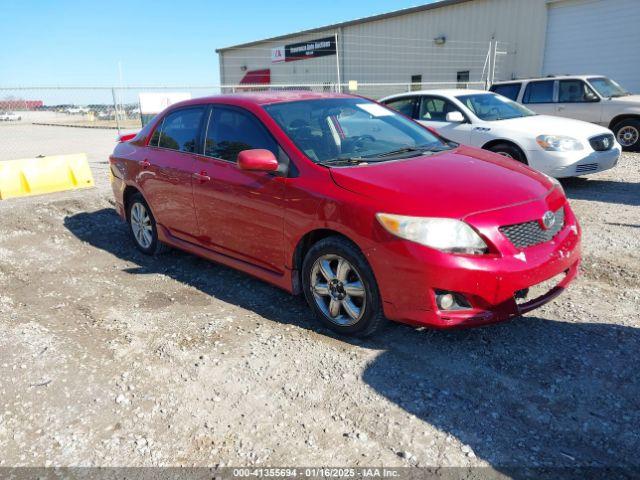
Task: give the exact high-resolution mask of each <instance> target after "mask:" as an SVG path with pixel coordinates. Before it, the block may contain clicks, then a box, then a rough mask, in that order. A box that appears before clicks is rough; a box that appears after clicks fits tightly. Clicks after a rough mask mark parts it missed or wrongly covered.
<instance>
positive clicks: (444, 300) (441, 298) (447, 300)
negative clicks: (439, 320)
mask: <svg viewBox="0 0 640 480" xmlns="http://www.w3.org/2000/svg"><path fill="white" fill-rule="evenodd" d="M455 304H456V300H455V298H453V295H451V294H450V293H445V294H444V295H438V306H439V307H440V308H441V309H443V310H449V309H451V307H453V306H454V305H455Z"/></svg>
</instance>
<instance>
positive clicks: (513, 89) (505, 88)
mask: <svg viewBox="0 0 640 480" xmlns="http://www.w3.org/2000/svg"><path fill="white" fill-rule="evenodd" d="M520 86H521V84H519V83H509V84H504V85H493V86H492V87H491V89H490V90H491V91H492V92H493V93H497V94H498V95H502V96H503V97H507V98H508V99H510V100H513V101H514V102H515V101H517V100H518V94H519V93H520Z"/></svg>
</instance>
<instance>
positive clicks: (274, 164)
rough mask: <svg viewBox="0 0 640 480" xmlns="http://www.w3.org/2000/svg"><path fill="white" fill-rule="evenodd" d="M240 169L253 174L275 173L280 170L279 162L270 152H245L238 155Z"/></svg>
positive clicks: (260, 149) (258, 150) (257, 150)
mask: <svg viewBox="0 0 640 480" xmlns="http://www.w3.org/2000/svg"><path fill="white" fill-rule="evenodd" d="M238 168H240V170H249V171H253V172H275V171H276V170H278V160H277V159H276V157H275V155H274V154H273V152H271V151H269V150H264V149H262V148H255V149H252V150H243V151H242V152H240V154H238Z"/></svg>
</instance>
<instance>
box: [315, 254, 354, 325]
mask: <svg viewBox="0 0 640 480" xmlns="http://www.w3.org/2000/svg"><path fill="white" fill-rule="evenodd" d="M310 285H311V292H312V294H313V298H314V300H315V302H316V305H317V306H318V308H319V309H320V310H321V311H322V313H323V314H324V315H325V317H326V318H327V319H329V320H330V321H331V322H333V323H335V324H337V325H340V326H350V325H353V324H355V323H357V322H358V321H359V320H360V319H361V318H362V315H363V314H364V310H365V305H366V291H365V288H364V284H363V282H362V278H361V276H360V273H359V272H358V271H357V270H356V269H355V267H354V266H353V265H351V263H349V262H348V261H347V260H346V259H345V258H343V257H341V256H339V255H322V256H321V257H319V258H318V259H317V260H316V261H315V263H314V264H313V267H312V268H311V282H310Z"/></svg>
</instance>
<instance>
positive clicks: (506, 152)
mask: <svg viewBox="0 0 640 480" xmlns="http://www.w3.org/2000/svg"><path fill="white" fill-rule="evenodd" d="M487 150H489V151H491V152H494V153H497V154H498V155H502V156H503V157H507V158H511V159H513V160H516V161H518V162H520V163H524V164H525V165H528V163H527V158H526V157H525V156H524V153H522V151H521V150H520V149H519V148H518V147H516V146H515V145H512V144H510V143H497V144H495V145H492V146H490V147H489V148H488V149H487Z"/></svg>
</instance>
